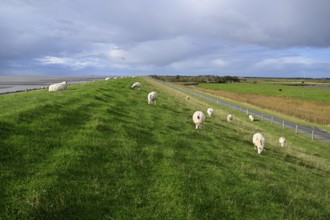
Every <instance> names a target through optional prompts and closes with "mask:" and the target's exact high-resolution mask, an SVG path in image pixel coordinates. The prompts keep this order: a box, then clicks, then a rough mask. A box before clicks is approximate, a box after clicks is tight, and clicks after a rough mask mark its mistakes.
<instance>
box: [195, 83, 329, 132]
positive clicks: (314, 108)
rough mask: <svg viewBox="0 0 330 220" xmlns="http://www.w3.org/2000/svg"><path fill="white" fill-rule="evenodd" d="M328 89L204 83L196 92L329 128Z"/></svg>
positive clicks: (261, 84)
mask: <svg viewBox="0 0 330 220" xmlns="http://www.w3.org/2000/svg"><path fill="white" fill-rule="evenodd" d="M326 88H327V87H321V88H319V87H306V86H289V85H283V84H280V83H278V84H276V83H273V84H270V83H267V82H258V83H232V84H218V83H217V84H210V83H202V84H199V85H198V87H197V88H196V89H198V90H201V91H203V92H207V93H211V94H214V95H217V96H221V97H225V98H229V99H232V100H235V101H239V102H243V103H248V104H252V105H254V106H257V107H260V108H263V109H268V110H272V111H275V112H278V113H281V114H285V115H288V116H292V117H296V118H299V119H302V120H305V121H307V122H311V123H316V124H320V125H325V126H329V125H330V90H329V89H326Z"/></svg>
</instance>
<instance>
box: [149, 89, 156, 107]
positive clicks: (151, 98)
mask: <svg viewBox="0 0 330 220" xmlns="http://www.w3.org/2000/svg"><path fill="white" fill-rule="evenodd" d="M157 97H158V95H157V92H154V91H153V92H150V93H149V94H148V104H155V105H156V100H157Z"/></svg>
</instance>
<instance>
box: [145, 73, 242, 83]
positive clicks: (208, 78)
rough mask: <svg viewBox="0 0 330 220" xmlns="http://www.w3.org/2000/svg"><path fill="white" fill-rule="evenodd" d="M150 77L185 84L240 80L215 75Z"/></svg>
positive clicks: (238, 78)
mask: <svg viewBox="0 0 330 220" xmlns="http://www.w3.org/2000/svg"><path fill="white" fill-rule="evenodd" d="M150 76H151V77H153V78H155V79H158V80H162V81H164V82H186V83H195V84H198V83H239V82H240V81H241V80H242V79H241V78H240V77H237V76H215V75H199V76H181V75H176V76H159V75H150Z"/></svg>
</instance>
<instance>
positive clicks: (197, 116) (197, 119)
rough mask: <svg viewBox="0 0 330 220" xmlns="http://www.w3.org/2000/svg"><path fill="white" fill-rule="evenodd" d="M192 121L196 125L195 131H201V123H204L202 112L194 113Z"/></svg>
mask: <svg viewBox="0 0 330 220" xmlns="http://www.w3.org/2000/svg"><path fill="white" fill-rule="evenodd" d="M192 119H193V121H194V123H195V125H196V129H201V128H202V125H203V122H204V121H205V115H204V113H203V112H202V111H195V113H194V115H193V117H192Z"/></svg>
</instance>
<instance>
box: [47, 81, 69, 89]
mask: <svg viewBox="0 0 330 220" xmlns="http://www.w3.org/2000/svg"><path fill="white" fill-rule="evenodd" d="M66 88H67V82H66V81H64V82H61V83H56V84H52V85H50V86H49V87H48V91H49V92H56V91H60V90H65V89H66Z"/></svg>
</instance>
